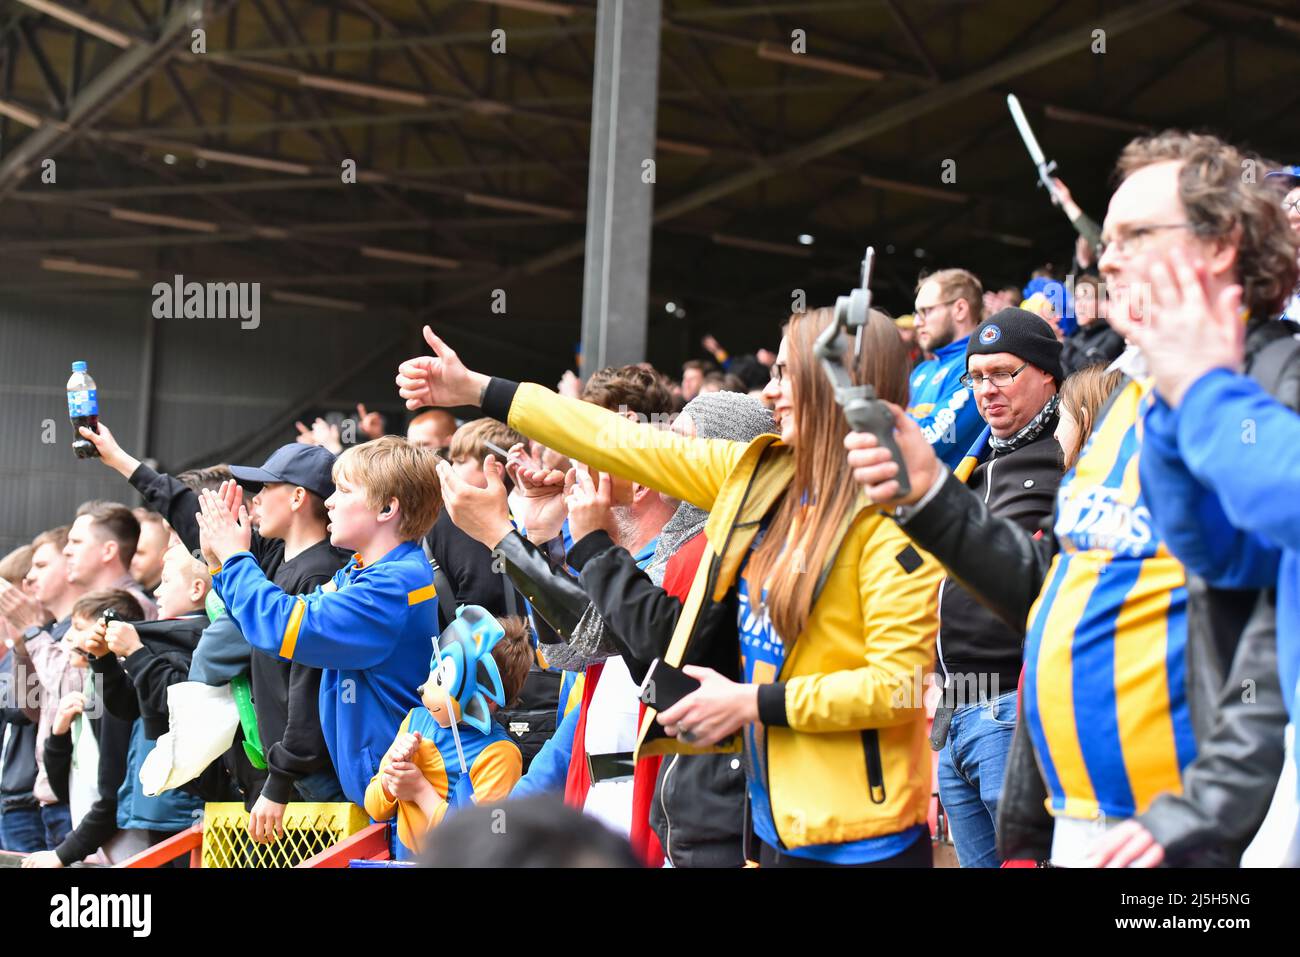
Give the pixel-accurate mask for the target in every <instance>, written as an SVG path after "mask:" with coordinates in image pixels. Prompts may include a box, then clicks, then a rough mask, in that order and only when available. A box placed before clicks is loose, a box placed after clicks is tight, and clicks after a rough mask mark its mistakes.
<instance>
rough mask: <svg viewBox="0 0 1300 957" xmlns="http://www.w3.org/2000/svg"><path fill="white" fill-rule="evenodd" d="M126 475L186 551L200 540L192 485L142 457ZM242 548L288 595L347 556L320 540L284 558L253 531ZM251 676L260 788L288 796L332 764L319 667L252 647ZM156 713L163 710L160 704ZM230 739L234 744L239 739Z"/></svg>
mask: <svg viewBox="0 0 1300 957" xmlns="http://www.w3.org/2000/svg"><path fill="white" fill-rule="evenodd" d="M130 482H131V484H132V485H133V486H134V487H135V488H136V490H137V491H139V492H140V494H141V495H143V496H144V499H145V503H146V504H147V505H148V507H149V508H150V509H151V510H153V511H155V512H159V513H161V514H162V515H163V516H165V517H166V518H167V520H168V522H170V523H171V525H172V528H174V529H175V530H176V534H177V535H178V536H180V539H181V541H182V542H184V543H185V547H186V548H188V549H190V550H191V551H193V550H194V549H197V548H198V547H199V529H198V523H197V522H195V520H194V513H195V512H197V511H198V508H199V504H198V496H197V495H195V494H194V492H193V490H192V489H190V488H189V487H188V486H186V485H185V484H184V483H182V482H179V481H177V480H176V479H175V478H173V477H172V476H170V475H166V474H163V473H159V472H156V471H154V470H153V469H151V468H149V467H148V466H147V465H141V466H140V467H139V468H137V469H136V470H135V472H133V473H132V474H131V478H130ZM249 550H250V551H251V552H252V553H253V557H254V558H255V559H256V560H257V564H258V567H259V568H261V569H262V571H263V572H264V573H265V574H266V577H267V578H268V579H269V580H270V581H272V582H274V583H275V584H276V585H278V586H279V587H280V588H282V589H284V590H285V591H286V592H287V593H288V594H291V595H296V594H307V593H309V592H311V591H313V590H315V589H316V588H317V587H318V586H319V585H321V584H323V583H324V582H326V581H329V579H330V578H332V577H333V574H334V572H336V571H337V570H338V569H339V568H342V567H343V564H344V563H345V562H346V561H347V560H348V557H349V556H348V554H347V553H346V552H345V551H343V550H342V549H338V548H334V547H333V546H331V545H330V544H329V542H328V540H323V541H322V542H320V543H318V544H317V545H313V546H312V547H311V548H308V549H306V550H305V551H303V552H301V553H300V554H298V555H296V556H294V558H293V559H291V560H290V561H287V562H286V561H285V558H284V541H283V540H281V539H278V538H263V537H262V536H261V535H258V534H257V533H256V532H254V533H253V539H252V542H251V545H250V548H249ZM191 650H192V649H191ZM250 677H251V681H252V685H253V705H254V709H255V710H256V712H257V723H258V731H259V733H260V736H261V739H262V744H263V746H264V747H265V748H266V759H267V771H268V774H267V779H266V784H265V785H264V788H265V789H269V793H267V798H268V799H270V800H273V801H276V802H278V803H281V804H283V803H287V802H288V801H290V800H292V799H293V796H294V794H293V782H294V781H295V780H296V779H297V778H298V777H300V776H302V775H304V774H308V773H310V772H312V771H317V770H323V769H325V768H329V767H331V766H332V765H331V763H330V758H329V751H328V749H327V748H326V746H325V739H324V735H323V733H322V732H321V727H320V700H319V689H320V669H317V668H309V667H307V666H306V665H303V664H300V663H297V662H292V663H291V662H287V661H281V660H280V659H278V658H272V657H271V656H270V655H265V654H261V653H259V652H253V654H252V659H251V664H250ZM163 714H164V717H165V715H166V711H165V710H164V712H163ZM163 730H166V726H165V723H164V727H163ZM235 747H236V748H240V747H241V746H240V744H239V742H236V744H235ZM241 750H242V748H241ZM226 764H227V770H228V771H229V772H230V775H231V776H233V778H234V779H235V780H237V781H238V782H239V786H240V787H241V788H242V787H245V786H248V785H250V784H251V783H253V781H254V780H255V776H254V775H251V774H250V773H248V772H249V771H250V770H251V767H245V766H244V764H245V762H243V761H241V760H240V759H239V756H238V755H236V756H234V758H233V759H232V760H231V761H228V762H226ZM213 786H219V785H213Z"/></svg>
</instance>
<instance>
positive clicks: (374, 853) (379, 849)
mask: <svg viewBox="0 0 1300 957" xmlns="http://www.w3.org/2000/svg"><path fill="white" fill-rule="evenodd" d="M389 856H390V855H389V853H388V825H387V824H371V825H370V826H368V827H366V828H363V829H362V830H360V831H357V833H355V834H353V835H352V836H351V837H345V838H344V839H343V840H341V841H339V842H338V843H337V844H335V845H334V846H333V847H327V848H325V850H323V851H321V852H320V853H319V854H317V855H316V856H315V857H309V858H307V860H305V861H303V862H302V863H301V864H298V865H295V866H297V867H347V866H348V861H351V860H363V861H386V860H388V859H389Z"/></svg>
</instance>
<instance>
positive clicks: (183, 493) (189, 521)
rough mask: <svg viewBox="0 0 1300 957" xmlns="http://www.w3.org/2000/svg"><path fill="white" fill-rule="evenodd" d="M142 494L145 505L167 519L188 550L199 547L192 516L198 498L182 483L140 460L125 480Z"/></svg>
mask: <svg viewBox="0 0 1300 957" xmlns="http://www.w3.org/2000/svg"><path fill="white" fill-rule="evenodd" d="M127 481H129V482H130V483H131V485H132V487H133V488H134V489H135V490H136V491H137V492H139V493H140V494H141V495H142V496H143V497H144V504H145V507H146V508H148V509H149V511H151V512H157V513H158V514H159V515H161V516H162V517H163V518H165V519H167V524H169V525H170V526H171V527H172V528H173V529H174V530H175V532H176V534H177V535H179V536H180V539H181V541H182V542H184V543H185V547H186V548H188V549H189V550H190V551H194V549H196V548H198V547H199V525H198V522H196V521H194V516H195V514H196V513H197V512H198V510H199V497H198V496H197V495H195V494H194V490H193V489H191V488H190V487H189V486H188V485H186V484H185V483H184V482H179V481H177V480H176V479H174V478H172V476H170V475H168V474H166V473H165V472H155V471H154V470H153V469H151V468H150V467H149V466H147V465H145V464H144V463H143V462H142V463H141V464H140V467H139V468H137V469H136V470H135V471H134V472H132V473H131V477H130V478H129V479H127Z"/></svg>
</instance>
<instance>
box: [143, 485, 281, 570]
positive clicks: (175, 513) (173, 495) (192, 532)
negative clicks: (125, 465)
mask: <svg viewBox="0 0 1300 957" xmlns="http://www.w3.org/2000/svg"><path fill="white" fill-rule="evenodd" d="M127 481H129V482H130V483H131V485H132V487H133V488H134V489H135V490H136V491H137V492H139V493H140V494H141V496H143V497H144V504H145V507H146V508H148V509H149V511H151V512H157V513H158V514H159V515H161V516H162V517H163V518H165V519H167V524H169V525H170V526H171V527H172V529H173V530H174V531H175V532H176V534H177V535H178V536H180V540H181V541H182V542H183V543H184V544H185V547H186V548H188V549H189V550H190V551H191V552H193V551H194V550H195V549H197V548H198V547H199V523H198V522H196V521H195V520H194V516H195V515H196V514H197V513H198V511H199V497H198V496H197V495H196V494H194V490H193V489H192V488H190V487H189V486H188V485H186V484H185V483H184V482H181V481H178V480H177V479H175V478H173V477H172V476H170V475H168V474H167V473H165V472H155V471H154V470H153V469H151V468H150V467H149V466H147V465H145V464H144V463H143V462H142V463H140V466H139V467H138V468H137V469H136V470H135V471H134V472H132V473H131V477H130V478H129V479H127ZM266 547H267V539H264V538H262V536H260V535H258V534H257V532H254V533H253V542H252V544H251V545H250V546H249V550H250V551H251V552H252V553H253V557H255V558H256V559H257V563H258V565H259V566H260V565H261V564H262V556H263V553H264V552H265V550H266Z"/></svg>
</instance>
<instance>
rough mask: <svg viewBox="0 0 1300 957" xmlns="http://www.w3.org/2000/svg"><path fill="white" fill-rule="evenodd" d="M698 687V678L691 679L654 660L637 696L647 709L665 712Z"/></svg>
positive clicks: (679, 671)
mask: <svg viewBox="0 0 1300 957" xmlns="http://www.w3.org/2000/svg"><path fill="white" fill-rule="evenodd" d="M699 686H700V682H699V679H698V678H692V677H691V676H690V675H688V674H687V673H686V672H684V671H682V670H681V669H680V668H674V667H673V666H672V665H669V664H665V663H664V661H663V659H661V658H656V659H655V660H654V661H652V662H650V669H649V670H648V671H647V672H646V675H645V680H644V681H642V682H641V690H640V692H639V693H638V695H639V697H640V698H641V703H642V704H644V705H645V706H646V707H647V708H653V709H654V710H656V711H667V710H668V709H669V708H671V707H672V706H673V705H675V704H676V703H677V702H679V701H681V700H682V699H683V698H685V697H686V696H687V695H688V694H690V693H691V692H693V691H695V690H696V689H697V688H699Z"/></svg>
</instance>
